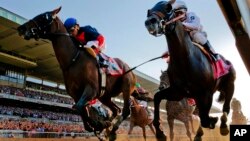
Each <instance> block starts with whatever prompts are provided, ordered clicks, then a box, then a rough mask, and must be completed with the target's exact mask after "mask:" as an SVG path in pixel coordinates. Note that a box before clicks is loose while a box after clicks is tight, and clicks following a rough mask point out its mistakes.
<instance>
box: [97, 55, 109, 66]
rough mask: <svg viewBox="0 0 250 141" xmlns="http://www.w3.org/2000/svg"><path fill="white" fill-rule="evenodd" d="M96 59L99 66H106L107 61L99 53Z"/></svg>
mask: <svg viewBox="0 0 250 141" xmlns="http://www.w3.org/2000/svg"><path fill="white" fill-rule="evenodd" d="M97 60H98V63H99V65H100V67H101V68H107V67H108V66H109V65H108V62H107V60H105V59H104V58H103V57H102V56H101V55H100V54H98V55H97Z"/></svg>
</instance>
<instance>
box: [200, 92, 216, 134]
mask: <svg viewBox="0 0 250 141" xmlns="http://www.w3.org/2000/svg"><path fill="white" fill-rule="evenodd" d="M198 96H199V97H198V98H196V99H195V100H196V101H197V106H198V109H199V117H200V120H201V121H200V122H201V126H202V127H204V128H210V129H214V128H215V124H216V122H217V121H218V117H209V111H210V109H211V106H212V102H213V95H212V94H211V93H200V94H198Z"/></svg>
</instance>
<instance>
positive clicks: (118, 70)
mask: <svg viewBox="0 0 250 141" xmlns="http://www.w3.org/2000/svg"><path fill="white" fill-rule="evenodd" d="M100 55H101V56H102V58H103V59H104V60H106V61H107V62H108V67H107V68H102V70H103V71H104V72H105V73H106V74H107V75H112V76H120V75H122V74H123V68H122V67H121V66H120V65H119V64H118V63H117V62H116V60H115V59H114V58H111V57H109V56H108V55H106V54H104V53H101V54H100Z"/></svg>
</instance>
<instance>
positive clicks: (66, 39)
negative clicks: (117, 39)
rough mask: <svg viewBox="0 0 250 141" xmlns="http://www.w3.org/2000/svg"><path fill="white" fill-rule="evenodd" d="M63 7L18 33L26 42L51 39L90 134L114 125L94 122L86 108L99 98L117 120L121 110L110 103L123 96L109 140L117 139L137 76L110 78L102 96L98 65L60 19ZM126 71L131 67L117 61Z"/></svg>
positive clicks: (66, 83) (35, 18) (23, 26)
mask: <svg viewBox="0 0 250 141" xmlns="http://www.w3.org/2000/svg"><path fill="white" fill-rule="evenodd" d="M60 10H61V7H60V8H58V9H55V10H53V11H49V12H45V13H43V14H40V15H38V16H36V17H34V18H33V19H32V20H29V21H28V22H26V23H24V24H23V25H21V26H20V27H18V32H19V34H20V35H23V36H24V38H25V39H27V40H28V39H31V38H34V39H39V38H43V39H49V40H50V41H51V42H52V45H53V48H54V52H55V55H56V58H57V60H58V62H59V64H60V67H61V70H62V72H63V77H64V82H65V86H66V90H67V92H68V94H69V95H70V96H71V97H72V98H73V99H74V101H75V102H76V106H75V107H76V109H77V111H78V112H79V113H80V115H81V116H82V119H83V123H84V126H85V129H86V130H88V131H101V130H102V129H103V128H106V127H108V126H110V125H111V123H110V122H109V121H95V120H93V119H91V117H89V114H88V111H87V109H86V105H88V102H89V101H90V100H92V99H94V98H98V99H99V100H100V101H101V102H102V103H103V104H104V105H106V106H107V107H109V108H110V109H111V111H112V114H113V115H112V116H113V118H114V117H117V115H118V113H119V112H120V108H118V106H117V105H116V104H114V103H113V102H112V101H111V97H116V96H118V95H119V94H120V93H122V94H123V100H124V107H123V109H122V116H118V117H117V120H116V122H115V123H114V125H113V128H112V130H111V133H110V140H115V139H116V130H117V129H118V128H119V125H120V124H121V122H122V121H123V120H125V119H126V118H127V117H128V115H129V114H130V110H129V98H130V94H131V93H132V92H133V91H134V89H135V81H136V80H135V79H136V78H135V75H134V74H133V73H132V72H131V71H130V72H128V73H125V74H124V75H121V76H111V75H108V76H107V81H106V82H107V84H106V88H105V93H104V94H103V95H100V91H101V83H100V82H101V81H100V80H101V77H100V74H99V68H98V63H97V60H96V58H95V57H93V56H91V55H90V53H89V52H88V51H87V50H86V49H82V50H79V48H78V47H76V46H75V45H74V42H73V41H72V39H71V37H70V36H69V34H68V33H67V31H66V29H65V27H64V25H63V23H62V21H61V20H60V19H59V18H58V17H57V14H58V13H59V11H60ZM115 60H116V61H117V63H118V64H119V66H120V67H121V68H122V69H123V72H126V71H128V70H129V69H130V68H129V66H128V65H127V64H126V63H125V62H123V61H121V60H120V59H118V58H115Z"/></svg>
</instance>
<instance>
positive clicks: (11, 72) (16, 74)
mask: <svg viewBox="0 0 250 141" xmlns="http://www.w3.org/2000/svg"><path fill="white" fill-rule="evenodd" d="M26 21H27V19H25V18H23V17H21V16H19V15H17V14H15V13H12V12H11V11H8V10H6V9H4V8H1V7H0V109H1V110H0V137H1V136H4V137H13V136H15V137H17V136H18V137H67V136H70V137H76V136H77V137H79V136H84V137H89V136H92V135H93V134H92V133H88V132H86V131H85V130H84V128H83V125H82V122H81V118H80V117H79V116H78V115H77V113H76V111H74V110H73V109H72V106H73V104H74V101H73V100H72V99H71V97H69V96H68V95H67V93H66V91H65V88H64V84H63V78H62V72H61V70H60V66H59V64H58V62H57V60H56V58H55V54H54V51H53V49H52V47H51V44H50V41H48V40H43V39H41V40H39V41H34V40H30V41H26V40H23V39H21V38H20V37H19V35H18V33H17V31H16V28H17V27H18V26H19V25H20V24H23V23H24V22H26ZM133 72H134V73H135V74H136V77H137V79H138V81H139V82H140V84H141V85H142V86H143V87H144V88H145V89H147V90H148V91H149V92H150V93H152V94H154V93H155V91H156V89H157V87H158V84H159V80H157V79H155V78H152V77H150V76H148V75H146V74H144V73H142V72H139V71H137V70H134V71H133ZM151 96H152V97H153V95H151ZM114 101H115V102H117V103H118V104H122V100H121V99H120V98H119V97H118V98H116V99H114ZM150 105H151V108H152V103H150ZM162 109H163V110H162V112H163V113H162V116H163V118H162V119H165V120H166V116H165V115H166V114H165V110H164V109H165V105H164V102H162ZM211 112H212V113H218V112H220V110H218V109H217V108H216V107H213V108H212V111H211ZM165 120H164V122H165ZM127 129H128V122H124V123H123V127H122V128H121V129H120V130H119V131H118V132H119V133H121V134H122V133H127ZM134 130H136V129H134ZM176 130H178V131H179V133H178V134H183V135H184V134H185V131H183V130H182V125H181V124H179V125H178V127H177V129H176ZM2 131H5V132H2ZM135 132H136V134H138V133H141V130H140V129H138V130H136V131H135ZM37 133H39V134H37ZM149 134H152V133H149Z"/></svg>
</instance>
